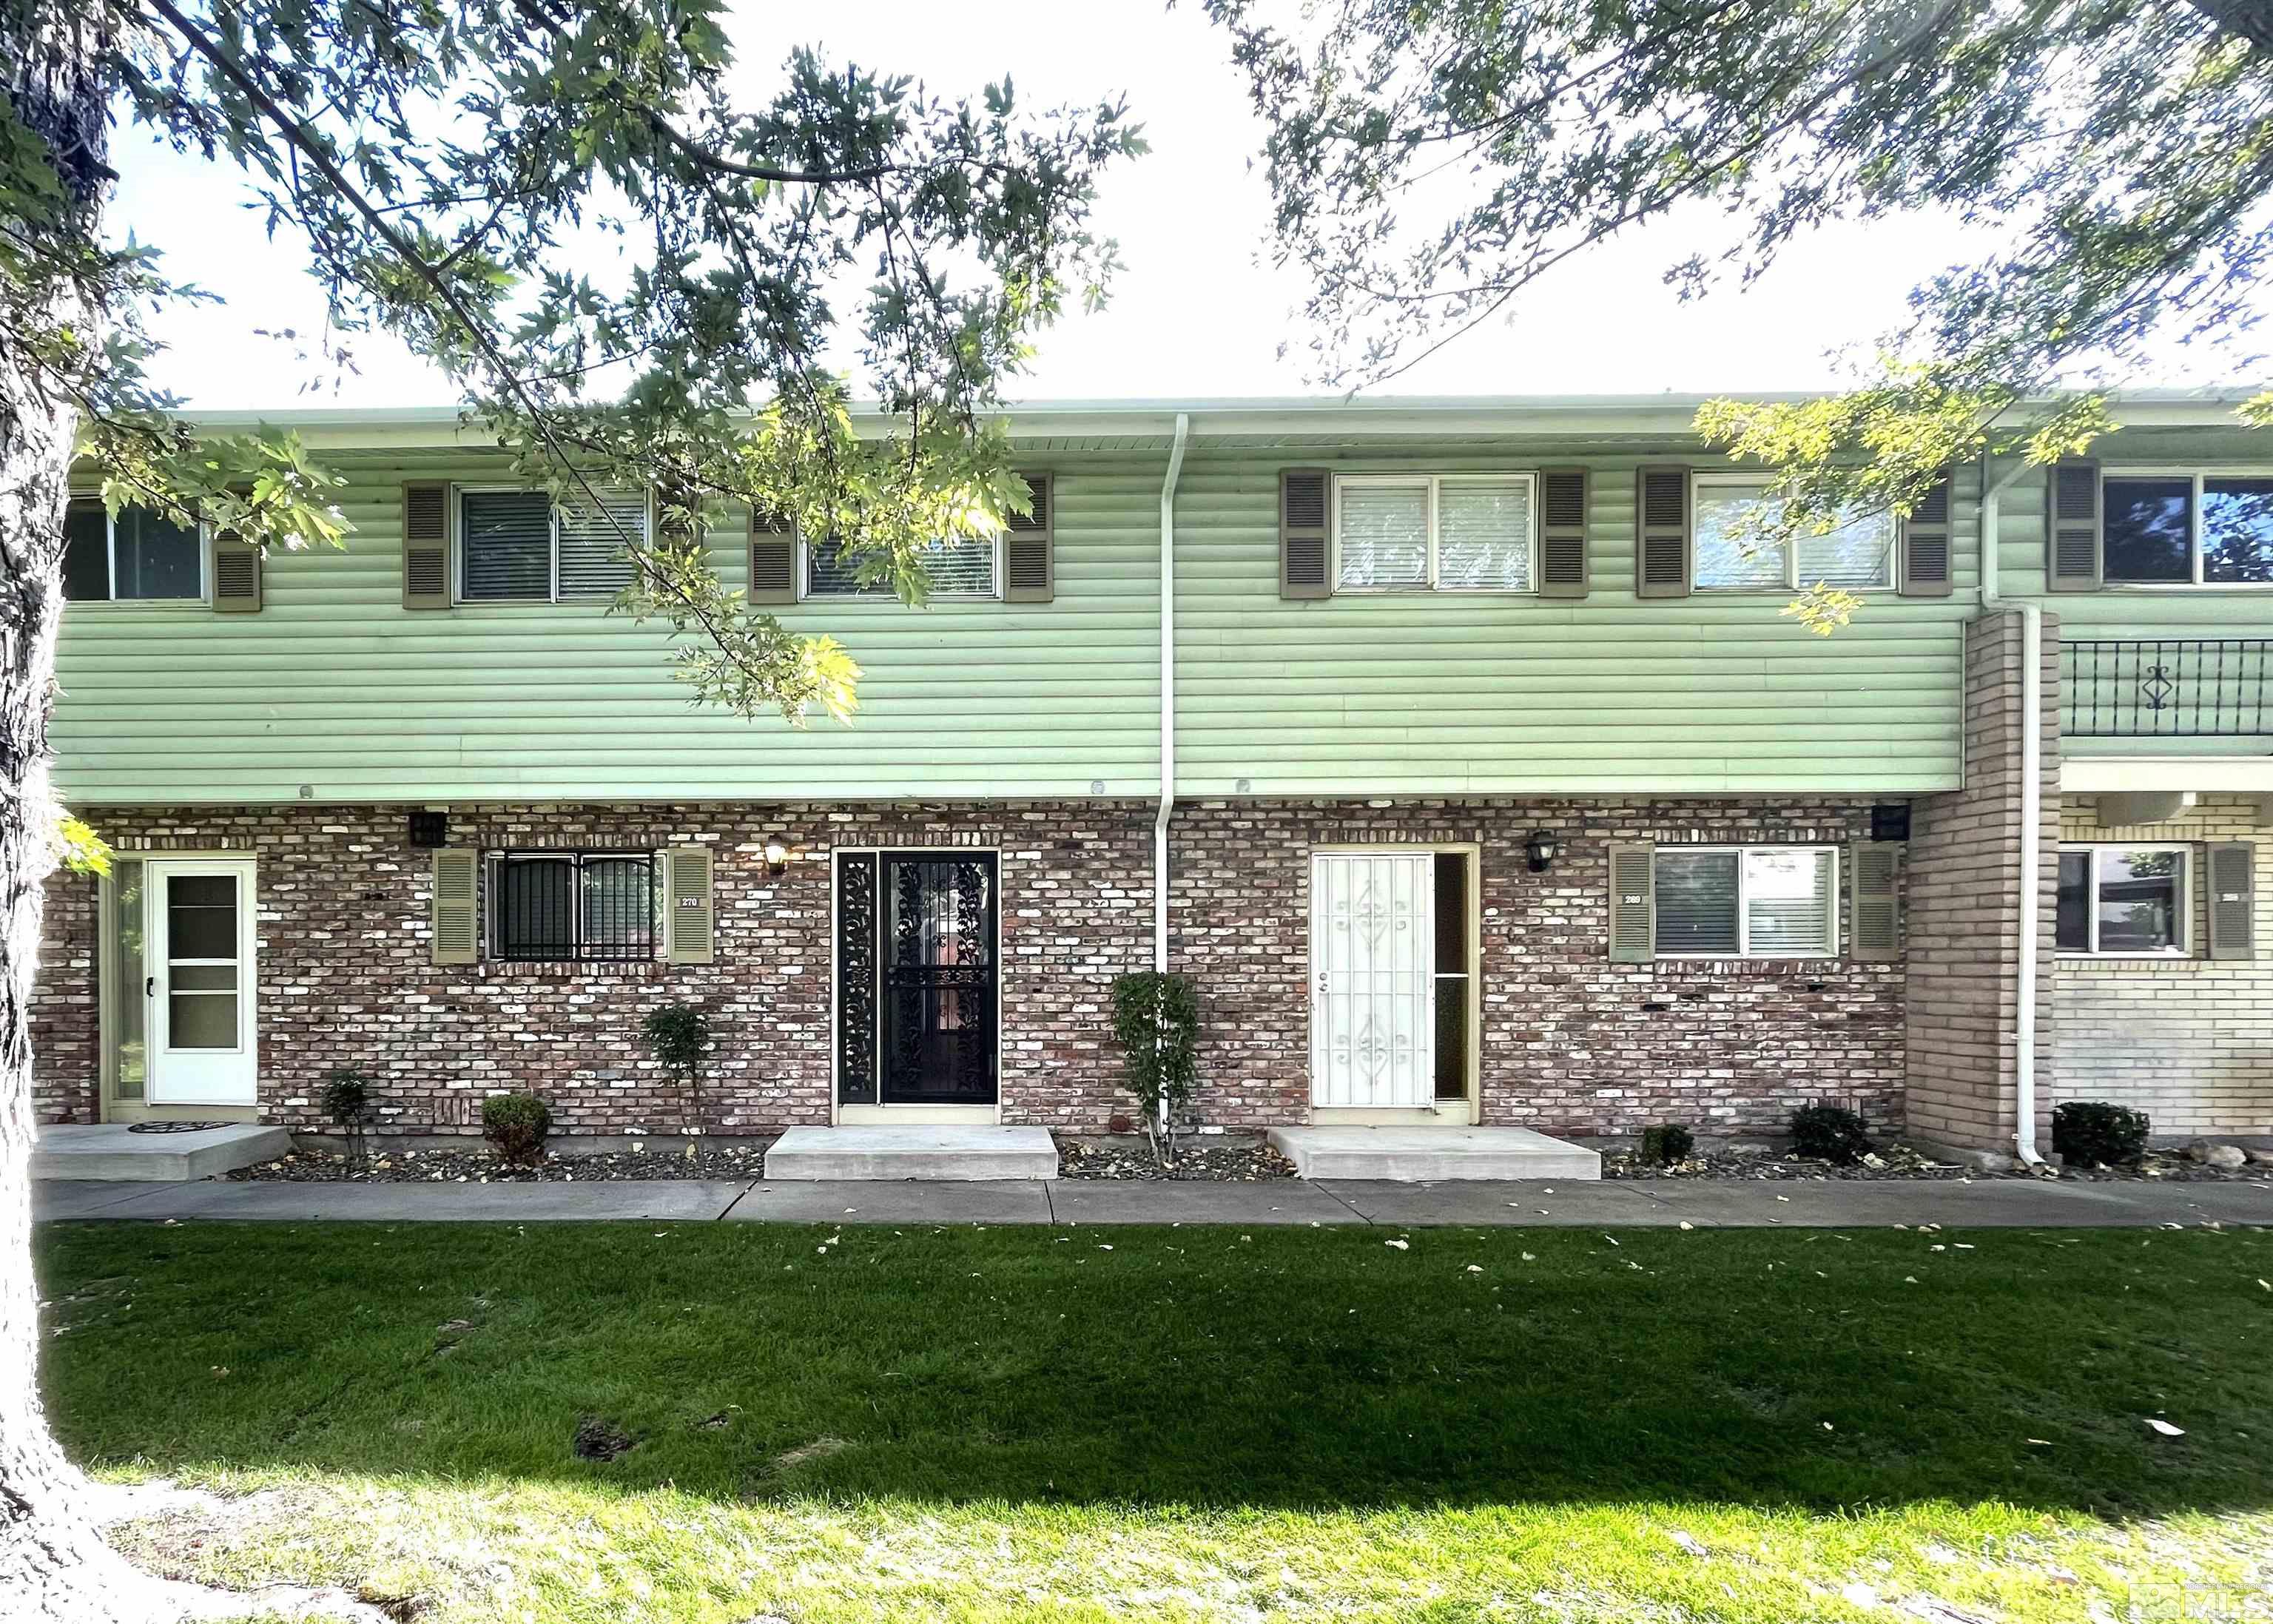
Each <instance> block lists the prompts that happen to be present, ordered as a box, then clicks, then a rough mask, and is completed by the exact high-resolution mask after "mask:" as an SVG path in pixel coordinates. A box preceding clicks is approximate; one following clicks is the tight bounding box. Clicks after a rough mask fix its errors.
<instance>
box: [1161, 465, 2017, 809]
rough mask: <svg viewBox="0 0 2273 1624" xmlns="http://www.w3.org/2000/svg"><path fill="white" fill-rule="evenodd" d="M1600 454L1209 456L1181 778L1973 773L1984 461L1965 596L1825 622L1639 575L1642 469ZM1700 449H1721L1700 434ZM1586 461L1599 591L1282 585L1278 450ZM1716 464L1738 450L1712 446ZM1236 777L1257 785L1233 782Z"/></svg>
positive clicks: (1532, 784)
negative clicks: (1836, 623)
mask: <svg viewBox="0 0 2273 1624" xmlns="http://www.w3.org/2000/svg"><path fill="white" fill-rule="evenodd" d="M1669 460H1683V459H1681V458H1679V457H1677V456H1669V450H1668V448H1666V447H1663V446H1657V447H1647V446H1645V447H1637V448H1636V449H1635V450H1634V451H1633V452H1632V453H1631V454H1622V455H1616V456H1612V455H1606V454H1602V453H1600V452H1599V451H1590V450H1589V449H1588V448H1587V447H1585V446H1573V445H1553V444H1543V445H1542V444H1527V445H1524V446H1522V447H1521V448H1520V449H1519V450H1513V451H1511V452H1508V453H1489V454H1488V453H1482V452H1479V451H1478V450H1477V449H1476V448H1475V447H1474V446H1464V447H1462V448H1461V449H1460V450H1459V452H1457V453H1450V454H1446V453H1436V454H1431V453H1425V452H1420V451H1414V450H1409V449H1399V450H1397V451H1394V452H1387V451H1384V452H1380V453H1374V452H1358V451H1354V450H1353V451H1348V452H1346V453H1341V454H1337V453H1335V452H1334V451H1333V450H1332V449H1327V450H1323V451H1322V450H1320V449H1319V448H1317V447H1315V446H1309V447H1289V448H1284V449H1273V450H1272V451H1269V452H1252V451H1250V452H1239V453H1226V452H1219V451H1204V452H1198V453H1194V454H1193V455H1192V456H1190V457H1189V459H1188V460H1187V461H1186V463H1185V466H1184V472H1183V478H1182V483H1181V485H1180V487H1179V494H1178V499H1177V504H1176V621H1177V632H1176V643H1177V672H1178V676H1177V685H1176V687H1177V700H1176V703H1177V775H1176V776H1177V789H1178V792H1179V793H1180V794H1182V795H1186V796H1193V797H1209V796H1222V795H1234V794H1240V793H1246V794H1252V795H1256V796H1307V795H1357V796H1423V795H1437V794H1550V795H1551V794H1596V793H1612V794H1616V793H1635V794H1642V793H1669V794H1670V793H1714V792H1727V793H1735V792H1744V791H1759V792H1771V793H1772V792H1779V791H1787V792H1793V793H1798V792H1804V791H1823V792H1849V793H1873V792H1885V793H1899V792H1908V791H1925V790H1941V789H1948V788H1953V787H1954V786H1955V785H1956V784H1957V782H1959V772H1960V763H1959V706H1960V697H1961V696H1960V667H1961V664H1962V635H1963V633H1962V627H1963V623H1964V622H1965V620H1966V619H1967V618H1969V617H1970V616H1971V615H1973V614H1974V613H1976V612H1977V610H1976V609H1975V607H1974V604H1973V602H1972V598H1973V595H1974V594H1975V592H1976V590H1977V586H1978V570H1977V561H1978V551H1977V535H1978V509H1977V505H1976V502H1975V499H1974V498H1976V496H1977V490H1978V483H1977V479H1976V478H1975V477H1974V476H1973V475H1971V473H1970V472H1969V471H1968V472H1965V473H1962V474H1961V476H1960V479H1959V483H1958V489H1957V490H1956V492H1955V495H1956V498H1957V501H1956V505H1955V513H1954V520H1955V529H1956V534H1955V536H1954V546H1953V553H1954V559H1953V571H1954V593H1953V595H1951V596H1950V597H1948V598H1944V599H1902V598H1898V597H1896V596H1894V595H1892V594H1872V595H1867V596H1866V599H1865V603H1864V608H1863V609H1862V610H1861V611H1860V612H1859V613H1858V614H1857V616H1856V617H1855V619H1854V621H1853V623H1852V624H1851V625H1849V626H1847V627H1846V628H1844V629H1843V630H1842V631H1840V632H1837V633H1836V634H1835V635H1834V636H1832V637H1829V638H1823V637H1818V636H1816V635H1815V634H1813V633H1812V632H1808V631H1807V630H1806V629H1804V627H1802V626H1800V625H1797V623H1796V622H1794V621H1793V620H1791V619H1789V618H1788V617H1784V616H1783V615H1782V613H1781V611H1782V609H1783V607H1784V605H1785V604H1786V603H1788V602H1789V601H1790V598H1791V594H1790V593H1789V592H1788V591H1785V590H1782V589H1776V590H1773V591H1767V592H1760V593H1748V594H1743V595H1731V594H1720V593H1711V594H1706V593H1700V594H1698V595H1693V596H1691V597H1686V598H1670V599H1649V600H1644V599H1639V598H1637V597H1636V595H1635V594H1634V589H1633V584H1634V571H1633V563H1634V533H1635V532H1634V520H1635V513H1634V496H1635V470H1636V468H1638V467H1639V466H1640V465H1642V464H1645V463H1650V464H1662V463H1665V462H1667V461H1669ZM1688 460H1694V461H1696V462H1698V463H1699V464H1700V465H1705V466H1714V465H1711V464H1710V463H1709V462H1708V460H1707V458H1706V457H1705V456H1704V455H1703V454H1701V453H1691V454H1690V457H1689V459H1688ZM1291 466H1324V467H1330V468H1334V469H1335V470H1336V471H1337V472H1341V473H1378V472H1391V471H1397V470H1400V469H1415V470H1417V469H1427V470H1429V471H1435V472H1444V473H1464V472H1489V471H1498V470H1524V469H1539V468H1556V467H1572V466H1583V467H1585V468H1587V469H1588V470H1589V472H1590V474H1591V475H1592V477H1591V480H1590V482H1589V497H1588V507H1589V512H1588V514H1587V520H1588V527H1587V528H1588V544H1589V550H1590V557H1591V570H1592V581H1593V586H1592V590H1591V592H1590V594H1589V595H1587V597H1585V598H1583V599H1575V600H1574V599H1556V598H1542V597H1537V596H1533V595H1496V594H1489V593H1449V592H1448V593H1417V592H1416V593H1384V594H1344V595H1337V596H1334V597H1331V598H1325V599H1321V600H1317V601H1311V602H1286V601H1283V600H1281V599H1280V598H1279V595H1278V573H1277V572H1278V513H1277V507H1276V504H1277V500H1278V470H1279V468H1282V467H1291ZM1719 466H1725V465H1719ZM1242 780H1244V781H1245V786H1244V789H1243V790H1242V787H1241V781H1242Z"/></svg>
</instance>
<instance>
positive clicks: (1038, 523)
mask: <svg viewBox="0 0 2273 1624" xmlns="http://www.w3.org/2000/svg"><path fill="white" fill-rule="evenodd" d="M1025 477H1026V490H1027V491H1028V492H1029V494H1030V495H1031V498H1032V500H1033V504H1034V511H1033V512H1032V513H1028V514H1026V515H1025V516H1024V518H1021V517H1019V516H1018V515H1017V514H1016V513H1013V514H1012V515H1011V516H1010V527H1009V530H1008V531H1007V532H1006V533H1005V534H1004V535H1003V537H1002V595H1003V597H1004V598H1006V599H1007V600H1009V602H1013V603H1046V602H1049V601H1050V600H1051V599H1052V598H1054V597H1055V596H1056V595H1057V587H1058V565H1057V487H1056V482H1055V481H1054V478H1053V477H1052V476H1051V475H1047V474H1029V475H1026V476H1025Z"/></svg>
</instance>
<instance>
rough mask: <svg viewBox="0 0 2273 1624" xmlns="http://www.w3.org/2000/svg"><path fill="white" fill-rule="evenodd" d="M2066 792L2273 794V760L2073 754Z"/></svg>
mask: <svg viewBox="0 0 2273 1624" xmlns="http://www.w3.org/2000/svg"><path fill="white" fill-rule="evenodd" d="M2060 790H2061V792H2062V793H2063V794H2068V795H2091V794H2111V793H2112V794H2119V793H2122V792H2123V791H2126V790H2193V791H2194V792H2195V793H2196V794H2203V795H2264V794H2273V756H2074V755H2071V756H2066V757H2063V758H2062V760H2061V761H2060Z"/></svg>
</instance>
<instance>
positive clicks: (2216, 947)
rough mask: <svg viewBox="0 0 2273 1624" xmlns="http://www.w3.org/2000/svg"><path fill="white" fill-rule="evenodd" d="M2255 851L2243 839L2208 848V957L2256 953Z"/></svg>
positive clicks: (2229, 957) (2219, 957)
mask: <svg viewBox="0 0 2273 1624" xmlns="http://www.w3.org/2000/svg"><path fill="white" fill-rule="evenodd" d="M2255 856H2256V854H2255V852H2254V849H2253V848H2252V847H2251V846H2250V845H2249V843H2248V842H2246V841H2235V842H2230V843H2221V844H2218V845H2215V846H2212V847H2211V848H2210V849H2209V956H2210V957H2211V958H2213V959H2254V958H2255V957H2256V956H2257V939H2256V938H2257V886H2256V875H2255V872H2254V871H2255Z"/></svg>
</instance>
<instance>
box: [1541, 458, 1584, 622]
mask: <svg viewBox="0 0 2273 1624" xmlns="http://www.w3.org/2000/svg"><path fill="white" fill-rule="evenodd" d="M1539 595H1540V596H1541V597H1542V598H1583V597H1585V596H1586V595H1587V470H1586V469H1584V468H1547V469H1545V470H1543V471H1542V473H1541V474H1540V475H1539Z"/></svg>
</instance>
